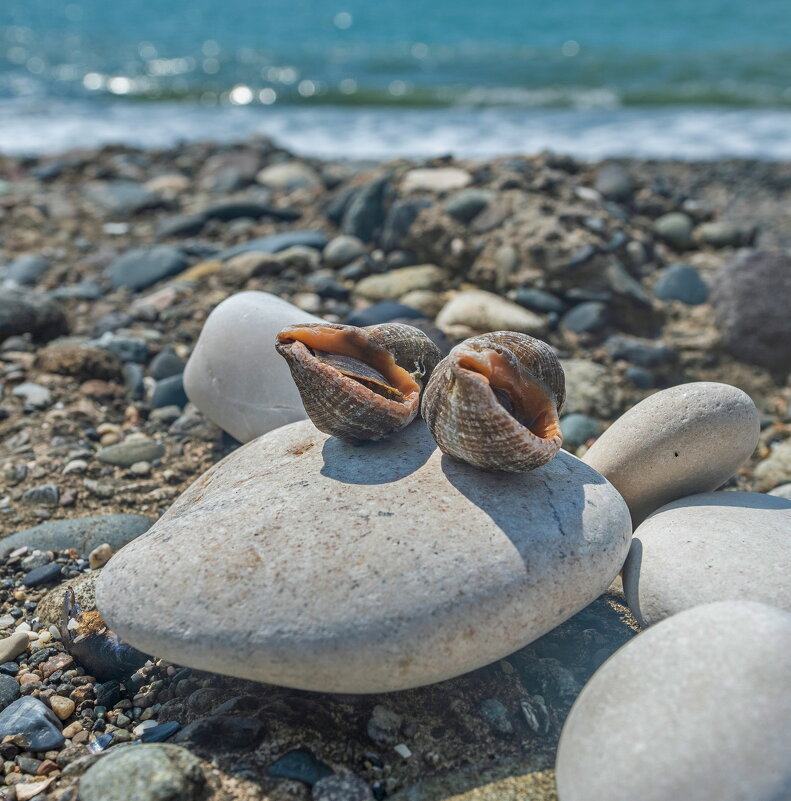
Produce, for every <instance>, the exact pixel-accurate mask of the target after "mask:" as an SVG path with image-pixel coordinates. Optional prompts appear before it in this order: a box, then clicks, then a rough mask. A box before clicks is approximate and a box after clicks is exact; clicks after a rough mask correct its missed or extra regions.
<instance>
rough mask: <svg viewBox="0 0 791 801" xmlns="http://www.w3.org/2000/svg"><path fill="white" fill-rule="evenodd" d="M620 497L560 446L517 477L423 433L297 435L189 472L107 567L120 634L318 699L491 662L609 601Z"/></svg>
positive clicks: (301, 428) (619, 557)
mask: <svg viewBox="0 0 791 801" xmlns="http://www.w3.org/2000/svg"><path fill="white" fill-rule="evenodd" d="M630 536H631V526H630V521H629V513H628V510H627V508H626V505H625V504H624V502H623V499H622V498H621V497H620V495H618V493H617V492H616V491H615V490H614V489H613V488H612V486H611V485H610V484H608V483H607V482H606V481H605V480H604V479H603V478H602V477H601V476H600V475H599V474H598V473H596V472H595V471H594V470H592V469H591V468H589V467H588V466H587V465H585V464H583V463H582V462H581V461H580V460H578V459H576V458H575V457H573V456H571V455H570V454H568V453H565V452H561V453H560V454H559V455H558V456H557V457H556V458H555V459H554V460H553V461H551V462H550V463H549V464H547V465H545V466H544V467H542V468H540V469H538V470H535V471H533V472H531V473H523V474H504V473H488V472H484V471H481V470H478V469H476V468H473V467H470V466H469V465H466V464H461V463H459V462H455V461H453V460H451V459H449V458H448V457H447V456H443V455H442V454H441V453H440V451H439V450H438V449H437V447H436V443H435V442H434V440H433V439H432V437H431V436H430V434H429V433H428V430H427V429H426V426H425V424H424V423H423V422H422V421H416V422H415V423H413V424H412V425H410V426H408V427H407V428H406V429H404V430H403V431H401V432H399V433H398V434H396V435H394V436H392V437H390V438H388V439H386V440H383V441H380V442H375V443H368V444H365V445H350V444H347V443H344V442H342V441H340V440H338V439H335V438H331V437H327V436H326V435H325V434H321V433H320V432H318V431H317V430H316V429H315V428H314V427H313V425H312V424H311V423H310V422H308V421H304V422H300V423H295V424H293V425H290V426H287V427H284V428H281V429H278V430H277V431H272V432H271V433H269V434H267V435H266V436H264V437H261V438H259V439H257V440H255V441H254V442H251V443H249V444H248V445H246V446H245V447H243V448H241V449H239V450H237V451H235V452H234V453H232V454H231V455H230V456H228V457H227V458H226V459H225V460H224V461H222V462H220V463H219V464H218V465H216V466H214V467H213V468H212V469H211V470H209V471H208V472H207V473H206V474H204V476H203V477H202V478H200V479H198V480H197V481H196V482H195V483H194V484H193V485H192V486H191V487H190V488H189V489H188V490H187V491H186V492H185V493H184V494H183V495H182V496H181V497H180V498H179V499H178V500H177V501H176V503H175V504H174V505H173V506H172V508H171V509H170V510H169V511H168V512H167V514H165V516H164V517H162V518H161V519H160V520H159V521H158V522H157V523H156V524H155V525H154V526H153V528H152V529H151V530H150V531H149V532H148V533H147V534H146V535H144V536H142V537H140V538H138V539H137V540H135V541H134V542H133V543H131V544H130V545H128V546H126V547H125V548H123V549H122V550H121V551H120V552H119V553H118V554H116V556H114V557H113V558H112V559H111V560H110V562H109V563H108V565H107V567H105V568H104V570H103V572H102V575H101V579H100V582H99V586H98V588H97V603H98V606H99V608H100V609H101V611H102V613H103V614H104V615H105V618H106V620H107V622H108V624H109V625H110V626H111V627H112V628H113V629H114V631H116V632H117V633H118V634H119V635H120V636H121V637H122V638H123V639H124V640H126V641H128V642H130V643H132V644H133V645H135V646H137V647H138V648H140V649H142V650H143V651H145V652H147V653H153V654H156V655H157V656H161V657H164V658H167V659H169V660H172V661H174V662H176V663H178V664H182V665H189V666H191V667H195V668H200V669H205V670H212V671H216V672H219V673H227V674H230V675H235V676H239V677H243V678H249V679H258V680H260V681H265V682H270V683H273V684H281V685H286V686H290V687H299V688H303V689H308V690H320V691H332V692H350V693H361V692H383V691H389V690H398V689H402V688H406V687H412V686H418V685H422V684H428V683H431V682H436V681H440V680H443V679H446V678H449V677H451V676H455V675H459V674H461V673H465V672H467V671H469V670H473V669H474V668H478V667H480V666H482V665H485V664H487V663H489V662H492V661H494V660H496V659H499V658H501V657H504V656H505V655H507V654H509V653H511V652H513V651H514V650H516V649H518V648H520V647H522V646H523V645H526V644H527V643H528V642H530V641H532V640H534V639H535V638H536V637H539V636H540V635H542V634H544V633H545V632H547V631H549V630H550V629H552V628H553V627H554V626H556V625H558V624H559V623H561V622H563V621H564V620H566V619H567V618H569V617H571V616H572V615H573V614H575V613H576V612H577V611H578V610H580V609H581V608H582V607H584V606H586V605H587V604H588V603H590V602H591V601H593V600H594V599H595V598H596V597H598V596H599V595H600V594H601V593H602V592H604V590H606V589H607V587H608V586H609V584H610V582H611V581H612V579H613V577H614V576H615V575H616V574H617V573H618V571H619V570H620V568H621V566H622V564H623V560H624V558H625V556H626V552H627V550H628V547H629V539H630Z"/></svg>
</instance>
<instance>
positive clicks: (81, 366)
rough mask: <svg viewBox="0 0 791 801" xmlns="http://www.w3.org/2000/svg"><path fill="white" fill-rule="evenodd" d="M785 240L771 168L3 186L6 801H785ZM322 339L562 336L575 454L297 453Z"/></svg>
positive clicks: (129, 157) (541, 164)
mask: <svg viewBox="0 0 791 801" xmlns="http://www.w3.org/2000/svg"><path fill="white" fill-rule="evenodd" d="M789 209H791V164H789V163H784V162H775V163H764V162H755V161H739V160H720V161H709V162H676V161H639V160H629V159H622V160H616V161H609V162H603V163H588V162H583V161H579V160H576V159H574V158H572V157H568V156H564V155H560V154H555V153H540V154H537V155H530V156H508V157H499V158H496V159H492V160H485V161H482V160H466V159H455V158H451V157H445V158H436V159H429V160H422V161H414V160H406V159H399V160H394V161H389V162H384V163H383V162H373V161H355V160H319V159H314V158H306V157H298V156H296V155H294V154H293V153H291V152H290V151H289V150H288V149H286V148H285V147H282V146H280V145H276V144H274V143H273V142H271V141H269V140H267V139H264V138H256V139H250V140H245V141H243V142H238V143H235V144H218V143H213V142H194V143H189V144H183V145H181V146H178V147H171V148H168V149H161V150H140V149H135V148H132V147H128V146H110V147H104V148H101V149H86V150H74V151H69V152H66V153H60V154H57V155H46V156H30V157H23V156H8V155H7V156H0V370H2V375H1V376H0V390H1V394H0V467H1V468H2V473H1V474H0V533H1V535H2V537H3V541H2V543H0V544H2V548H0V556H2V558H0V674H1V675H0V754H1V755H2V760H3V770H2V773H3V779H2V781H4V784H3V785H1V786H0V797H3V798H5V799H7V801H30V799H33V801H44V800H45V799H58V801H77V799H81V801H100V799H101V801H121V800H122V799H135V801H138V799H139V801H169V800H170V799H182V800H183V801H187V800H189V801H231V799H232V800H233V801H237V800H238V801H252V800H253V799H271V801H286V799H290V800H291V799H299V800H303V799H304V801H307V799H315V801H341V800H342V801H358V799H359V801H364V800H365V799H377V800H381V799H385V798H387V799H394V801H440V799H454V801H461V800H462V799H463V800H464V801H484V799H485V800H486V801H516V799H520V801H525V800H526V799H529V800H530V801H550V799H557V798H560V801H575V800H577V801H588V800H589V801H594V800H595V799H597V798H599V799H601V798H613V799H616V798H620V797H624V798H627V797H628V798H632V799H645V801H653V799H656V801H662V800H663V799H666V798H668V797H670V795H671V794H672V793H674V792H677V791H678V787H679V786H682V787H683V788H684V791H685V792H686V793H687V795H685V796H684V797H685V798H699V799H700V801H705V799H709V798H715V797H716V798H727V799H733V800H734V801H736V799H748V798H749V799H755V800H756V801H771V800H772V799H776V798H780V797H784V796H783V795H782V792H787V789H788V786H789V784H788V782H791V777H790V776H789V774H788V768H787V764H785V765H784V760H783V758H782V753H781V751H782V744H783V742H784V741H785V742H787V737H788V736H789V734H790V733H791V711H788V709H789V696H788V690H787V675H788V672H787V671H788V669H789V667H791V666H790V665H789V663H788V654H789V653H791V614H789V613H791V584H789V579H788V575H789V572H788V568H789V567H791V551H790V550H789V542H791V384H789V381H788V373H789V369H791V349H790V348H789V344H788V343H789V342H791V318H789V316H788V314H787V299H788V297H789V296H790V295H789V293H791V256H789V255H788V254H789V249H790V248H791V212H790V211H789ZM278 299H279V300H278ZM207 321H208V323H207ZM313 321H327V322H330V323H343V324H348V325H354V326H369V325H376V324H382V323H390V322H393V321H398V322H402V323H408V324H410V325H412V326H415V327H416V328H418V329H420V330H421V331H423V332H424V333H425V334H426V335H427V336H428V337H429V338H430V339H431V340H432V341H433V342H434V344H435V345H436V346H437V347H438V348H439V350H440V352H441V353H442V355H446V354H447V353H448V352H449V351H450V350H451V348H452V347H453V346H454V345H456V344H458V343H460V342H462V341H463V340H466V339H467V338H468V337H472V336H475V335H477V334H482V333H487V332H494V331H503V330H507V331H515V332H519V333H522V334H527V335H530V336H532V337H536V338H538V339H541V340H543V341H545V342H547V343H549V345H550V346H551V347H552V349H553V350H554V352H555V354H556V355H557V357H558V358H559V360H560V364H561V365H562V368H563V373H564V376H565V403H564V404H563V405H562V408H560V409H559V410H558V414H559V418H560V427H561V430H562V433H563V449H564V451H562V452H561V453H560V454H559V455H558V456H557V457H556V458H555V459H554V460H553V461H551V462H550V463H549V464H548V465H545V466H544V467H541V468H539V469H538V470H536V471H533V472H530V473H525V474H520V475H517V476H513V475H511V474H503V473H489V472H486V471H479V470H478V469H477V468H474V467H470V466H467V465H461V466H459V465H457V464H456V463H454V462H453V461H452V460H451V461H450V462H449V460H448V457H447V456H443V455H442V454H440V453H439V451H437V450H435V448H436V445H435V443H434V442H433V440H431V439H430V437H429V434H428V432H427V430H426V427H425V425H424V423H423V422H422V421H421V420H416V421H415V422H413V423H412V424H411V425H410V426H408V427H407V428H406V429H404V431H403V432H399V433H397V434H395V435H394V436H393V437H392V438H389V439H387V440H383V441H382V443H372V444H367V445H346V444H342V443H340V441H339V440H337V439H336V438H333V437H328V436H327V435H325V434H320V433H319V432H317V431H316V429H315V428H314V427H313V426H312V424H311V423H310V422H309V421H306V420H305V419H304V418H305V413H304V409H302V405H301V403H300V400H299V395H298V393H297V392H296V389H295V387H294V385H293V382H292V381H291V377H290V374H289V371H288V368H287V367H286V364H285V362H284V361H283V359H282V358H281V357H280V356H279V355H278V354H277V353H276V352H275V349H274V338H275V335H276V334H277V332H278V330H280V328H282V327H284V326H285V325H289V324H297V323H307V322H313ZM206 471H209V472H208V473H207V472H206ZM361 477H364V478H361ZM361 510H362V512H361ZM262 532H264V533H266V537H265V538H264V539H265V542H262ZM124 546H127V547H124ZM122 549H123V550H122ZM366 554H367V556H366ZM357 560H359V561H357ZM624 563H625V565H624ZM703 564H705V565H707V569H706V570H704V569H703V568H701V567H700V565H703ZM622 568H623V570H622ZM261 571H264V573H262V572H261ZM262 576H265V578H266V580H264V581H262V578H261V577H262ZM274 577H277V579H278V581H280V582H281V583H278V581H275V579H274ZM284 587H285V588H286V589H283V588H284ZM68 588H71V589H73V592H74V598H75V600H76V602H77V603H78V604H79V607H80V611H74V612H73V614H72V615H71V616H70V614H69V612H68V611H67V612H66V613H65V617H64V594H65V592H66V590H67V589H68ZM97 597H98V601H99V603H98V606H99V610H100V612H101V613H102V614H103V615H104V621H103V622H102V623H101V626H100V628H99V629H98V630H94V629H90V628H89V622H88V621H89V619H88V617H87V616H86V615H88V614H89V613H90V612H91V611H92V610H94V609H95V608H96V604H97ZM80 615H82V617H81V616H80ZM70 621H71V622H70ZM100 621H101V618H100ZM75 632H76V636H75ZM86 632H87V633H86ZM111 633H112V636H111ZM638 635H639V636H638ZM651 638H653V642H654V645H653V646H652V645H651V643H652V639H651ZM698 639H700V640H701V643H700V644H699V645H698V646H696V647H694V648H693V647H686V646H683V645H682V644H683V643H688V642H689V641H690V640H698ZM75 640H76V642H75ZM86 641H88V644H87V645H86ZM91 643H95V644H96V645H95V648H94V645H93V644H91ZM99 643H101V649H100V647H99ZM108 643H109V644H108ZM460 643H462V644H460ZM80 644H82V645H81V647H78V646H80ZM624 646H625V647H624ZM91 649H94V650H91ZM619 649H623V650H619ZM616 652H617V653H616ZM97 653H98V656H97ZM734 654H736V656H733V655H734ZM613 655H615V656H613ZM611 657H612V659H611ZM608 660H609V661H608ZM605 663H607V664H606V665H605ZM602 666H603V667H602ZM712 671H715V672H716V671H719V672H718V673H716V675H717V676H720V677H721V678H720V679H717V681H714V682H713V684H715V685H717V687H716V688H715V689H714V690H712V693H711V695H710V696H707V699H708V700H707V702H706V703H703V702H702V701H701V697H700V694H696V693H695V692H694V691H693V689H690V688H694V687H695V686H696V683H697V682H701V681H704V680H706V679H705V677H708V676H710V675H711V673H712ZM634 675H652V676H654V677H655V682H654V685H653V686H652V688H651V692H648V691H646V690H645V688H644V687H641V686H639V684H638V683H636V682H633V681H631V680H630V678H629V677H630V676H634ZM784 676H785V679H784V678H783V677H784ZM729 682H732V690H731V692H724V691H723V692H722V693H721V695H720V694H718V693H719V692H720V690H719V689H717V688H721V687H725V686H728V683H729ZM583 688H585V689H584V690H583ZM669 698H672V704H673V708H674V709H677V710H680V712H679V714H681V715H682V717H683V716H688V720H689V721H692V723H690V724H689V725H684V726H682V727H681V730H680V732H681V733H680V734H679V733H678V732H676V733H677V737H675V738H663V737H660V736H659V735H660V733H661V732H662V731H663V727H667V726H668V725H670V724H669V723H668V722H667V721H666V720H665V718H664V715H665V714H666V706H667V704H668V703H671V702H670V701H668V699H669ZM572 706H573V707H574V709H573V710H572ZM602 709H606V710H607V714H604V713H603V712H602ZM723 710H724V711H723ZM755 710H759V712H757V713H755V715H753V713H754V711H755ZM772 710H775V711H777V710H780V712H777V714H774V713H772ZM783 710H785V712H784V711H783ZM786 712H788V714H786ZM770 713H771V714H770ZM718 715H719V717H718ZM728 715H730V716H731V717H730V718H729V717H728ZM733 716H742V717H741V718H739V719H748V718H751V716H754V717H756V718H757V719H758V720H759V721H760V725H761V727H763V728H765V730H766V731H765V732H764V733H762V734H760V735H759V733H758V732H757V729H756V731H753V730H752V729H750V728H749V726H748V727H746V728H747V732H746V733H745V734H744V736H743V739H742V740H741V741H740V744H739V753H740V754H741V755H742V757H743V758H741V759H736V758H733V759H731V764H730V765H729V766H727V770H726V766H725V765H723V764H722V763H721V762H718V761H717V757H716V752H718V751H720V752H723V753H726V754H727V753H729V752H728V751H727V749H728V747H730V745H729V743H728V742H727V738H726V737H725V735H722V739H721V740H718V739H717V738H718V737H719V736H720V732H721V731H722V730H723V728H724V727H725V726H726V721H727V720H729V719H730V720H732V719H733ZM684 720H687V718H684ZM625 721H626V722H625ZM641 721H642V722H643V723H641ZM645 721H647V722H645ZM767 721H768V722H767ZM643 724H644V725H643ZM641 726H642V728H641ZM564 727H565V728H564ZM630 727H632V728H630ZM646 727H647V728H646ZM616 731H617V736H616V734H615V732H616ZM645 731H648V733H649V735H650V736H651V737H654V735H656V737H655V739H656V743H657V745H656V753H657V755H658V756H657V760H658V761H659V762H661V761H662V759H675V754H676V750H674V749H677V748H681V749H682V751H683V752H684V753H689V754H691V756H690V758H689V760H687V761H684V762H682V763H681V765H680V767H679V770H678V772H677V774H678V775H677V776H676V778H677V779H678V776H680V777H681V778H680V779H678V781H681V782H682V785H676V786H672V785H668V786H665V785H663V784H662V782H661V778H662V777H661V772H654V773H652V771H651V770H649V769H644V768H643V767H639V769H638V768H637V767H635V765H637V766H641V765H642V763H640V762H639V760H640V759H641V758H642V757H641V756H640V753H639V747H638V746H634V750H633V751H632V750H631V749H632V745H633V744H634V743H636V742H639V740H640V737H641V736H642V735H643V734H644V733H645ZM762 731H763V729H762ZM561 732H563V735H562V737H561ZM712 738H713V745H712V748H711V749H710V750H709V749H708V748H707V747H702V746H701V743H708V741H709V740H710V739H712ZM591 741H594V742H596V743H598V744H600V745H601V747H600V748H599V750H596V749H595V748H592V747H591V745H590V743H591ZM679 742H680V745H679ZM709 744H710V743H709ZM597 747H598V746H597ZM712 753H714V754H715V755H714V756H712ZM756 754H761V759H759V758H758V757H757V756H756ZM731 756H732V755H731ZM632 760H637V761H634V762H633V761H632ZM616 763H618V764H619V765H621V768H619V770H622V772H620V773H619V772H617V771H606V770H602V769H601V766H602V764H605V765H609V764H616ZM728 771H732V773H729V772H728ZM715 774H717V775H719V776H720V777H722V785H721V786H720V785H717V784H713V783H712V782H714V781H715V780H714V779H713V778H711V777H712V776H713V775H715ZM736 774H738V776H739V777H740V778H739V781H738V782H737V781H735V780H733V775H736ZM684 782H686V784H684ZM690 787H695V788H698V795H694V793H692V792H691V791H689V788H690ZM623 788H627V789H628V792H627V794H626V795H624V796H621V795H618V793H622V792H626V791H625V790H624V789H623ZM651 793H654V794H653V795H652V794H651ZM728 793H730V794H728ZM778 793H780V794H779V795H778Z"/></svg>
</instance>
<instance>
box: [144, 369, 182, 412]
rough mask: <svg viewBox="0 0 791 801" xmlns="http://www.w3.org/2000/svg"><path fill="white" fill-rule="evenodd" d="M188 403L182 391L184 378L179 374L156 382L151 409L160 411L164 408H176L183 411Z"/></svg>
mask: <svg viewBox="0 0 791 801" xmlns="http://www.w3.org/2000/svg"><path fill="white" fill-rule="evenodd" d="M188 403H189V398H188V397H187V393H186V392H185V390H184V376H183V375H182V374H181V373H179V374H178V375H172V376H169V377H168V378H163V379H161V380H160V381H157V385H156V386H155V387H154V395H153V397H152V398H151V408H152V409H161V408H163V407H164V406H178V407H179V408H181V409H183V408H184V407H185V406H186V405H187V404H188Z"/></svg>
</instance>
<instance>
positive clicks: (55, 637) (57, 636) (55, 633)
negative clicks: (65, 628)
mask: <svg viewBox="0 0 791 801" xmlns="http://www.w3.org/2000/svg"><path fill="white" fill-rule="evenodd" d="M47 631H48V632H49V633H50V635H51V636H52V639H53V640H60V639H61V636H60V630H59V629H58V627H57V626H50V627H49V628H48V629H47Z"/></svg>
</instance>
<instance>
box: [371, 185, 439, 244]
mask: <svg viewBox="0 0 791 801" xmlns="http://www.w3.org/2000/svg"><path fill="white" fill-rule="evenodd" d="M430 207H431V201H430V200H428V198H420V199H418V200H396V201H395V202H394V203H393V204H392V205H391V206H390V209H389V211H388V212H387V216H386V217H385V221H384V227H383V228H382V235H381V237H380V239H379V243H380V245H381V246H382V248H383V249H384V250H385V251H386V252H390V251H392V250H396V249H397V248H399V247H401V244H402V243H403V241H404V240H405V238H406V237H407V235H408V234H409V231H410V229H411V228H412V224H413V223H414V222H415V220H416V219H417V218H418V215H419V214H420V212H421V211H422V210H423V209H427V208H430Z"/></svg>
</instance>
